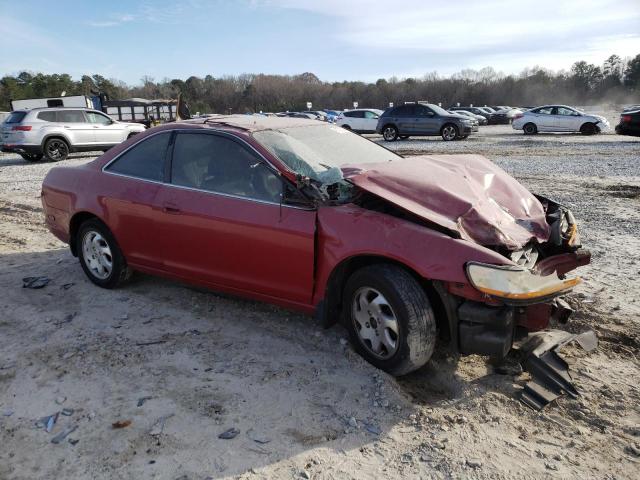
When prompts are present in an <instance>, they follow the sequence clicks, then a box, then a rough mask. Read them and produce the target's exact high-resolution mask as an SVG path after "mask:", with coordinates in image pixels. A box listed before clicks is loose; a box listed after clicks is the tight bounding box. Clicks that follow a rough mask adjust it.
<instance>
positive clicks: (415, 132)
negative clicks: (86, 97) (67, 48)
mask: <svg viewBox="0 0 640 480" xmlns="http://www.w3.org/2000/svg"><path fill="white" fill-rule="evenodd" d="M260 115H261V116H278V117H291V118H300V119H310V120H320V121H323V122H328V123H335V124H336V125H338V126H340V127H343V128H344V129H346V130H351V131H353V132H355V133H366V134H371V133H378V134H381V135H382V136H383V138H384V140H385V141H388V142H391V141H395V140H397V139H406V138H409V137H411V136H441V137H442V139H443V140H445V141H451V140H461V139H465V138H467V137H468V136H469V135H471V134H473V133H474V132H477V131H478V127H479V126H480V125H488V124H496V123H504V124H508V123H511V125H512V127H513V128H514V129H515V130H522V131H523V132H524V133H525V134H526V135H533V134H536V133H538V132H579V133H582V134H583V135H593V134H597V133H600V132H601V131H604V130H608V129H609V127H610V126H609V122H608V121H607V120H606V119H605V118H604V117H602V116H599V115H592V114H587V113H585V112H583V111H581V110H579V109H577V108H575V107H570V106H567V105H544V106H540V107H535V108H531V109H529V110H525V111H522V110H520V109H516V108H512V107H507V106H501V105H496V106H493V107H472V106H468V107H461V106H455V107H450V108H449V109H448V110H444V109H443V108H441V107H440V106H438V105H435V104H428V103H422V102H418V103H411V102H408V103H405V104H403V105H399V106H396V107H390V108H387V109H386V110H384V111H383V110H379V109H375V108H357V109H353V110H345V111H335V110H306V111H302V112H280V113H275V114H274V113H261V114H260ZM639 117H640V107H639V106H638V105H632V106H630V107H627V108H625V109H624V110H623V112H622V114H621V117H620V123H619V124H618V125H617V126H616V132H617V133H619V134H623V135H639V134H640V120H639ZM144 130H145V127H144V126H143V125H141V124H139V123H130V122H121V121H117V120H114V119H113V118H111V117H109V116H108V115H106V114H104V113H103V112H101V111H99V110H93V109H89V108H80V107H78V108H72V107H59V108H33V109H31V110H27V109H23V110H15V111H13V112H11V113H10V114H9V115H8V117H7V118H6V119H5V121H4V122H3V123H2V124H1V127H0V135H1V136H0V142H1V143H0V146H1V149H2V151H3V152H15V153H18V154H19V155H21V156H22V157H23V158H24V159H25V160H28V161H37V160H41V159H42V158H43V157H44V158H46V159H48V160H52V161H55V160H63V159H65V158H67V156H68V155H69V153H71V152H81V151H96V150H98V151H99V150H102V151H106V150H107V149H109V148H111V147H113V146H115V145H117V144H119V143H121V142H123V141H124V140H126V139H127V138H129V137H130V136H132V135H135V134H136V133H140V132H142V131H144Z"/></svg>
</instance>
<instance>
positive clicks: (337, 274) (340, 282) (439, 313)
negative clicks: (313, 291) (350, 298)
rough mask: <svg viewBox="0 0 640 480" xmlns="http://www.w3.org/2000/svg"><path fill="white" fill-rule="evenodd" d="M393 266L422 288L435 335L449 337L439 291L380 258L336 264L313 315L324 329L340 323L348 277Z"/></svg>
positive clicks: (359, 258)
mask: <svg viewBox="0 0 640 480" xmlns="http://www.w3.org/2000/svg"><path fill="white" fill-rule="evenodd" d="M379 264H386V265H395V266H398V267H400V268H402V269H403V270H405V271H407V272H408V273H409V274H410V275H411V276H412V277H413V278H414V279H415V280H416V281H417V282H418V284H419V285H420V286H421V287H422V289H423V290H424V291H425V293H426V294H427V298H428V299H429V302H430V303H431V308H432V309H433V312H434V315H435V318H436V326H437V328H438V331H439V332H442V333H444V334H445V335H446V337H447V338H448V337H449V321H450V320H449V317H448V315H447V312H446V309H445V303H444V299H443V298H441V295H440V292H439V289H437V288H435V286H434V283H433V281H432V280H431V279H428V278H425V277H423V276H422V275H420V274H419V273H418V272H417V271H416V270H414V269H413V268H411V267H410V266H409V265H407V264H406V263H403V262H401V261H399V260H396V259H394V258H390V257H386V256H384V255H375V254H357V255H353V256H351V257H347V258H345V259H343V260H342V261H340V262H339V263H338V264H337V265H336V266H335V267H334V268H333V270H332V271H331V273H330V274H329V277H328V279H327V283H326V285H325V296H324V299H323V300H322V302H321V303H322V305H321V306H320V308H318V310H317V312H316V315H317V316H320V317H322V318H321V320H322V322H323V324H324V326H325V327H329V326H331V325H333V324H335V323H338V322H339V321H341V320H342V305H343V298H342V295H343V291H344V287H345V284H346V283H347V280H348V279H349V277H350V276H351V275H352V274H353V273H354V272H355V271H356V270H359V269H360V268H363V267H366V266H369V265H379Z"/></svg>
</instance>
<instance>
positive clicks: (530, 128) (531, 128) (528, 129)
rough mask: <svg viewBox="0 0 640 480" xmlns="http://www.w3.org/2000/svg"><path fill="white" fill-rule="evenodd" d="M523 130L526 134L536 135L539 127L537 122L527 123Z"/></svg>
mask: <svg viewBox="0 0 640 480" xmlns="http://www.w3.org/2000/svg"><path fill="white" fill-rule="evenodd" d="M522 131H523V132H524V134H525V135H535V134H536V133H538V127H536V124H535V123H527V124H526V125H525V126H524V127H522Z"/></svg>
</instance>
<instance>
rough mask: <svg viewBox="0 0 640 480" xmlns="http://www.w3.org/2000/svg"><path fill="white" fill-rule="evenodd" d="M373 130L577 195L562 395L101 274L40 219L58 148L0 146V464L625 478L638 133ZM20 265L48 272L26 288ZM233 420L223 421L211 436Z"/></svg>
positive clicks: (636, 413) (633, 390) (116, 474)
mask: <svg viewBox="0 0 640 480" xmlns="http://www.w3.org/2000/svg"><path fill="white" fill-rule="evenodd" d="M373 139H374V140H376V141H380V140H379V138H378V137H373ZM385 146H387V147H390V148H392V149H394V150H398V151H400V152H402V153H404V154H422V153H465V152H469V153H480V154H483V155H486V156H487V157H488V158H490V159H491V160H493V161H494V162H496V163H497V164H499V165H501V166H502V167H503V168H504V169H506V170H507V171H508V172H510V173H512V174H514V175H515V176H516V177H517V178H518V179H519V180H520V181H521V182H523V183H524V184H525V185H526V186H527V187H529V188H530V189H531V190H532V191H536V192H539V193H542V194H545V195H547V196H552V197H555V198H558V199H559V200H561V201H563V202H565V203H567V204H568V205H570V206H571V207H572V209H573V210H574V213H575V214H576V216H577V218H578V220H579V224H580V231H581V235H582V238H583V243H584V245H585V246H586V247H588V248H590V249H591V250H592V252H593V263H592V264H591V265H590V266H588V267H585V268H583V269H582V270H581V274H582V275H583V277H584V279H585V282H584V284H582V285H581V286H580V287H579V288H578V289H577V290H576V292H575V293H573V294H572V295H571V297H570V298H569V301H570V303H571V304H572V305H573V306H574V307H575V308H576V309H577V312H576V314H575V315H574V317H572V320H571V322H570V323H569V324H568V325H567V326H562V327H561V328H569V329H572V330H575V331H583V330H586V329H594V330H595V331H596V332H597V333H598V336H599V338H600V345H599V348H598V350H596V351H595V352H592V353H590V354H585V353H584V352H582V351H581V350H579V349H577V348H575V347H573V346H569V347H567V348H565V349H564V351H563V354H564V356H565V357H566V358H567V361H568V362H569V363H570V364H571V365H572V368H573V372H574V380H575V382H576V384H577V386H578V388H579V389H580V392H581V396H580V397H579V398H578V399H577V400H572V399H570V398H561V399H559V400H558V401H557V402H555V403H554V404H552V405H549V406H548V407H547V408H546V409H545V410H544V411H543V412H533V411H531V410H529V409H527V408H526V407H524V406H523V405H522V404H521V403H520V402H519V401H518V400H517V394H518V392H519V390H520V389H521V388H522V386H523V385H524V384H525V383H526V381H527V379H528V376H527V375H526V374H520V375H510V376H501V375H496V374H495V373H494V372H493V370H492V368H491V366H490V365H488V364H487V362H486V361H485V359H484V358H481V357H477V356H470V357H463V358H457V357H455V356H453V355H451V354H450V353H449V352H448V351H447V350H446V349H444V348H439V349H437V351H436V353H435V355H434V357H433V359H432V361H431V362H430V363H429V364H428V365H427V366H426V367H425V368H423V369H421V370H420V371H418V372H415V373H413V374H411V375H409V376H407V377H404V378H401V379H394V378H392V377H390V376H388V375H386V374H384V373H382V372H379V371H377V370H376V369H375V368H373V367H372V366H370V365H369V364H367V363H366V362H364V361H362V360H361V359H360V358H359V357H358V356H357V355H355V354H354V353H353V352H352V350H351V348H350V347H349V346H348V345H347V344H346V341H345V339H344V337H345V332H344V331H343V330H342V328H341V327H334V328H332V329H330V330H322V329H321V328H320V326H319V325H317V324H315V322H314V321H313V319H311V318H308V317H306V316H303V315H298V314H294V313H291V312H288V311H285V310H282V309H279V308H276V307H271V306H268V305H263V304H259V303H254V302H247V301H243V300H238V299H234V298H229V297H226V296H220V295H217V294H214V293H209V292H203V291H199V290H194V289H192V288H188V287H186V286H184V285H181V284H178V283H176V282H172V281H168V280H164V279H159V278H153V277H149V276H146V275H137V276H136V277H135V278H134V280H133V281H132V282H131V283H130V284H128V285H127V286H125V287H124V288H122V289H119V290H115V291H104V290H99V289H97V288H96V287H95V286H93V285H92V284H90V283H89V282H88V281H87V280H86V279H85V277H84V275H83V273H82V271H81V269H80V267H79V265H78V263H77V260H76V259H74V258H73V257H72V256H71V255H70V254H69V252H68V249H67V248H66V247H65V246H64V245H63V244H61V243H60V242H58V241H57V240H56V239H55V238H54V237H52V236H51V235H50V234H49V233H48V232H47V231H46V230H45V229H44V227H43V225H42V218H41V209H40V201H39V198H38V196H39V188H40V183H41V181H42V178H43V177H44V175H45V174H46V172H47V171H48V170H49V169H50V168H51V167H52V166H53V165H52V164H49V163H37V164H28V163H26V162H24V161H23V160H22V159H20V158H18V157H14V156H10V155H1V156H0V289H1V291H2V292H3V293H4V295H3V298H2V299H1V300H0V479H5V478H8V479H27V478H29V479H32V478H130V479H140V478H162V479H164V478H168V479H176V478H181V479H185V478H186V479H204V478H207V477H210V478H327V479H334V478H335V479H342V478H357V479H361V478H365V479H366V478H371V479H374V478H381V477H384V478H391V479H400V478H403V479H404V478H483V479H484V478H487V479H488V478H492V479H495V478H498V479H502V478H504V479H510V478H514V477H517V478H557V477H561V478H606V479H613V478H637V471H638V465H639V463H640V409H639V407H638V402H639V400H640V392H639V390H638V385H639V384H640V369H639V360H638V347H639V345H640V337H639V333H640V326H639V322H638V315H639V314H640V296H639V293H638V292H640V280H639V279H640V275H639V274H640V261H639V260H638V258H639V253H640V241H639V240H638V239H639V238H640V235H639V234H640V231H639V230H640V208H638V207H640V174H639V171H640V170H639V168H640V167H639V166H638V160H639V158H640V139H639V138H632V137H620V136H616V135H598V136H594V137H582V136H580V135H537V136H535V137H531V138H529V137H526V138H524V137H523V136H522V134H521V133H518V132H514V131H513V130H512V129H511V128H510V127H502V126H496V127H493V126H492V127H483V128H481V132H480V133H479V134H478V135H475V136H473V137H470V138H469V139H468V140H466V141H460V142H450V143H445V142H442V141H441V140H438V139H415V140H414V139H409V140H407V141H399V142H395V143H392V144H385ZM91 158H93V157H91V156H90V155H86V154H83V155H76V156H74V157H72V158H70V159H69V160H67V161H65V162H62V163H64V164H66V165H77V164H80V163H81V162H86V161H89V160H91ZM31 275H46V276H48V277H50V278H51V279H52V281H51V283H50V284H49V285H48V286H47V287H45V288H44V289H42V290H29V289H23V288H21V278H22V277H24V276H31ZM153 342H161V343H153ZM148 343H152V344H148ZM147 344H148V345H147ZM143 397H151V398H149V399H147V400H146V401H144V403H143V404H142V405H141V406H138V404H139V403H140V401H139V400H140V399H141V398H143ZM63 408H69V409H73V414H72V415H71V416H65V415H60V416H59V417H58V420H57V423H56V425H55V426H54V427H53V430H52V432H51V433H46V432H45V431H44V430H43V429H41V428H38V427H36V426H35V422H36V420H38V419H40V418H41V417H44V416H46V415H51V414H53V413H55V412H58V411H61V410H62V409H63ZM67 413H69V412H67ZM163 418H164V419H165V422H164V428H161V424H162V421H160V420H161V419H163ZM117 421H131V423H130V424H129V425H128V426H126V427H125V428H114V427H113V426H112V424H113V423H114V422H117ZM159 421H160V422H159ZM125 424H126V423H125ZM73 427H77V428H76V429H75V430H74V431H73V432H71V433H70V434H69V436H68V438H67V439H65V440H64V441H63V442H61V443H60V444H54V443H51V439H52V438H53V437H54V436H55V435H57V434H59V433H60V432H64V431H66V429H68V428H73ZM232 427H233V428H237V429H238V430H239V431H240V433H239V434H238V435H237V437H235V438H233V439H230V440H225V439H220V438H218V435H219V434H220V433H222V432H224V431H226V430H228V429H229V428H232Z"/></svg>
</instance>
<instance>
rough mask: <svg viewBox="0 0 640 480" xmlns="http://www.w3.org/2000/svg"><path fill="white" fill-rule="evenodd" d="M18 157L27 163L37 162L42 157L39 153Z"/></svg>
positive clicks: (22, 154) (23, 154)
mask: <svg viewBox="0 0 640 480" xmlns="http://www.w3.org/2000/svg"><path fill="white" fill-rule="evenodd" d="M20 156H21V157H22V158H24V159H25V160H26V161H27V162H39V161H40V160H42V156H43V155H42V154H41V153H21V154H20Z"/></svg>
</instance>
